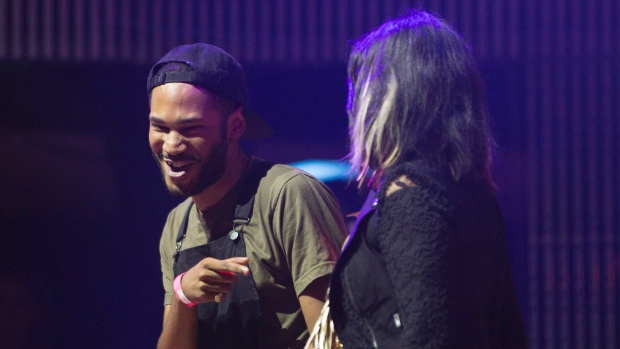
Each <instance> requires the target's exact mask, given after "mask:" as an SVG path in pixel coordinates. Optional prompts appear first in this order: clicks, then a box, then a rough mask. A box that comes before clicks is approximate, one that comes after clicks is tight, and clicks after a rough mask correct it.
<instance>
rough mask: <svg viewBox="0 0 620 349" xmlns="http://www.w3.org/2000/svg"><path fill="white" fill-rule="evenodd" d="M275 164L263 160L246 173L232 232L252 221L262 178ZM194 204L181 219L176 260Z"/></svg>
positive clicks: (175, 253) (238, 230)
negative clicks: (253, 208)
mask: <svg viewBox="0 0 620 349" xmlns="http://www.w3.org/2000/svg"><path fill="white" fill-rule="evenodd" d="M273 165H274V163H272V162H267V161H261V162H259V163H258V164H256V165H254V166H252V167H251V168H250V169H249V170H248V172H247V173H246V174H245V176H244V178H243V181H244V182H243V183H242V188H241V191H240V193H239V198H238V200H237V206H236V207H235V215H234V217H233V230H232V232H237V233H239V232H241V230H242V229H243V227H244V226H246V225H247V224H249V223H250V218H251V217H252V207H253V206H254V197H255V196H256V192H257V191H258V185H259V184H260V181H261V179H262V178H263V177H265V175H266V174H267V171H269V169H270V168H271V167H272V166H273ZM193 206H194V201H192V202H191V203H190V204H189V207H188V208H187V211H186V212H185V215H184V216H183V221H181V226H180V227H179V232H178V233H177V239H176V251H175V252H174V255H173V258H174V259H175V260H176V259H177V258H178V256H179V251H181V245H182V244H183V240H184V239H185V235H186V234H187V222H188V221H189V214H190V212H191V211H192V207H193ZM232 232H231V233H232ZM233 240H234V239H233Z"/></svg>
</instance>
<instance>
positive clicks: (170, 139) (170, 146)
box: [162, 131, 186, 155]
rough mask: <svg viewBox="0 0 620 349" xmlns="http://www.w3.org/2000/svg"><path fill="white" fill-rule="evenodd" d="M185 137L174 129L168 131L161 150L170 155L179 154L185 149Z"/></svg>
mask: <svg viewBox="0 0 620 349" xmlns="http://www.w3.org/2000/svg"><path fill="white" fill-rule="evenodd" d="M185 147H186V145H185V139H184V138H183V136H181V135H180V134H179V133H178V132H176V131H170V132H169V133H168V134H167V135H166V136H165V139H164V146H163V148H162V150H163V151H164V152H166V153H168V154H170V155H175V154H180V153H182V152H183V151H185Z"/></svg>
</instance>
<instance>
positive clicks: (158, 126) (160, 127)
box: [151, 124, 168, 132]
mask: <svg viewBox="0 0 620 349" xmlns="http://www.w3.org/2000/svg"><path fill="white" fill-rule="evenodd" d="M151 128H152V129H153V130H155V131H159V132H168V129H167V128H166V127H163V126H160V125H156V124H151Z"/></svg>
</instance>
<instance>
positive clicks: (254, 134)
mask: <svg viewBox="0 0 620 349" xmlns="http://www.w3.org/2000/svg"><path fill="white" fill-rule="evenodd" d="M243 116H244V117H245V132H243V136H242V138H246V139H257V138H267V137H271V135H273V129H272V128H271V127H270V126H269V125H267V123H266V122H264V121H263V119H261V118H260V117H259V116H258V115H257V114H256V113H255V112H253V111H252V110H251V109H250V108H248V107H245V108H243Z"/></svg>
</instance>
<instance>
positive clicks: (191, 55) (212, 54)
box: [146, 43, 273, 138]
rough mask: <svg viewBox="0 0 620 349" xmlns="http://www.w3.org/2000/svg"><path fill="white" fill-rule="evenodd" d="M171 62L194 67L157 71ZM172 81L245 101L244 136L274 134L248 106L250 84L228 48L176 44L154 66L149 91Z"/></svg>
mask: <svg viewBox="0 0 620 349" xmlns="http://www.w3.org/2000/svg"><path fill="white" fill-rule="evenodd" d="M171 62H180V63H185V64H187V65H189V66H190V67H191V68H192V71H174V72H168V73H157V74H153V72H158V71H159V68H160V67H161V66H163V65H165V64H167V63H171ZM171 82H184V83H188V84H192V85H195V86H200V87H202V88H204V89H207V90H208V91H210V92H214V93H217V94H219V95H221V96H223V97H226V98H229V99H231V100H233V101H235V102H237V103H239V104H241V105H242V106H243V116H244V117H245V123H246V126H245V132H244V133H243V138H265V137H269V136H271V135H272V134H273V130H272V129H271V127H269V125H267V124H266V123H265V122H264V121H263V120H262V119H261V118H260V117H259V116H258V115H257V114H256V113H254V112H253V111H252V110H250V108H249V107H248V88H247V86H246V85H245V73H244V71H243V67H241V64H239V62H237V60H236V59H234V58H233V57H232V56H231V55H230V54H228V53H227V52H226V51H224V50H222V49H220V48H218V47H215V46H212V45H208V44H203V43H197V44H192V45H182V46H177V47H175V48H174V49H172V51H170V52H168V53H167V54H166V55H165V56H163V57H162V58H161V59H160V60H159V61H158V62H157V63H155V65H154V66H153V68H151V72H150V73H149V78H148V80H147V86H146V87H147V92H149V93H150V92H151V90H152V89H154V88H155V87H157V86H160V85H163V84H166V83H171Z"/></svg>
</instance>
